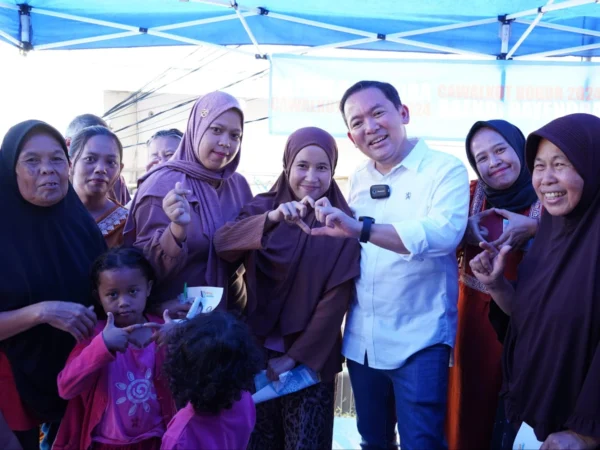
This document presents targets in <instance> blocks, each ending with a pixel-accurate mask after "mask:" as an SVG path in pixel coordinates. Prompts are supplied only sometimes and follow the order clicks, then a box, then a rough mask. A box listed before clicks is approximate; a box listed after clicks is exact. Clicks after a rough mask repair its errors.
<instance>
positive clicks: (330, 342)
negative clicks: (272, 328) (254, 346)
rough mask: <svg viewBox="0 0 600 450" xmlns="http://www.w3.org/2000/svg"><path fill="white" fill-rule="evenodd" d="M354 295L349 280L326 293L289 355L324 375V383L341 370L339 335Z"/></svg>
mask: <svg viewBox="0 0 600 450" xmlns="http://www.w3.org/2000/svg"><path fill="white" fill-rule="evenodd" d="M353 293H354V280H348V281H346V282H344V283H342V284H340V285H339V286H336V287H335V288H333V289H331V290H330V291H328V292H326V293H325V295H324V296H323V298H321V300H320V301H319V303H318V304H317V307H316V309H315V311H314V313H313V315H312V318H311V319H310V322H309V323H308V325H307V327H306V328H305V329H304V331H303V332H302V333H301V334H300V335H299V336H298V337H297V338H296V340H295V342H294V343H293V344H292V346H291V348H290V349H289V350H288V352H287V354H288V355H289V356H290V357H291V358H293V359H295V360H296V361H298V362H300V363H302V364H305V365H307V366H308V367H310V368H311V369H312V370H314V371H315V372H321V377H322V379H323V380H324V381H328V380H330V379H333V377H334V376H335V374H336V373H337V372H339V371H340V370H341V363H342V354H341V339H340V337H341V336H340V333H341V328H342V321H343V320H344V315H345V314H346V311H347V310H348V305H349V303H350V300H351V299H352V295H353Z"/></svg>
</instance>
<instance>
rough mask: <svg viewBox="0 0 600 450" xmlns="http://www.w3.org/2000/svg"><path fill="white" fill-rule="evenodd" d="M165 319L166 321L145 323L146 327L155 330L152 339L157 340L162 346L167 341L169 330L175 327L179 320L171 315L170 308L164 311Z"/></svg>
mask: <svg viewBox="0 0 600 450" xmlns="http://www.w3.org/2000/svg"><path fill="white" fill-rule="evenodd" d="M163 320H164V321H165V323H155V322H147V323H145V324H144V325H143V327H144V328H150V329H152V330H153V333H154V334H153V335H152V339H151V340H152V341H153V342H156V345H158V346H159V347H162V346H163V345H165V344H166V343H167V337H168V335H169V332H170V331H171V330H172V329H173V327H174V326H175V325H177V322H175V321H174V320H173V319H171V315H170V313H169V310H168V309H165V311H164V312H163Z"/></svg>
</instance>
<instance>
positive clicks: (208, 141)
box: [124, 92, 252, 316]
mask: <svg viewBox="0 0 600 450" xmlns="http://www.w3.org/2000/svg"><path fill="white" fill-rule="evenodd" d="M243 124H244V115H243V113H242V109H241V107H240V105H239V103H238V101H237V100H236V99H235V98H234V97H232V96H231V95H229V94H226V93H224V92H212V93H210V94H207V95H205V96H203V97H201V98H199V99H198V100H197V101H196V103H195V104H194V106H193V108H192V111H191V113H190V118H189V120H188V124H187V130H186V133H185V135H184V136H183V139H182V140H181V143H180V144H179V147H178V148H177V150H176V152H175V154H174V155H173V157H172V158H171V159H170V160H169V161H168V162H166V163H164V164H162V165H160V166H157V167H156V168H154V169H153V170H151V171H150V172H149V173H147V174H146V175H144V176H143V177H142V178H141V179H140V185H139V190H138V192H137V193H136V195H135V198H134V201H133V204H132V206H131V212H130V213H129V217H128V219H127V223H126V224H125V230H124V234H125V245H134V246H135V247H138V248H140V249H142V250H143V251H144V254H145V256H146V258H148V260H149V261H150V262H151V263H152V265H153V266H154V268H155V270H156V272H157V276H158V283H157V285H156V287H155V288H154V289H153V295H155V296H156V300H157V302H158V303H160V304H161V306H160V309H161V311H157V312H158V313H161V314H162V310H164V309H169V310H170V312H171V313H172V315H173V313H174V312H176V311H177V312H178V313H179V314H178V315H179V316H181V315H184V314H185V310H186V307H187V309H189V305H181V303H180V302H179V300H178V296H179V294H182V293H183V291H184V286H185V285H186V284H187V286H190V287H191V286H218V287H222V288H225V294H224V295H223V300H222V301H221V304H220V305H219V306H220V307H221V308H225V307H229V308H230V309H232V308H233V309H235V308H236V307H237V306H238V305H236V303H238V302H245V298H244V297H245V293H244V292H243V289H241V288H240V286H241V285H242V284H241V281H242V280H241V279H239V280H238V279H235V278H234V279H233V281H239V283H236V284H235V286H231V285H230V281H231V280H232V279H231V278H230V277H231V276H234V277H235V268H233V267H231V266H229V265H228V264H227V263H225V262H224V261H222V260H221V259H220V258H219V257H218V256H217V255H216V253H215V251H214V248H213V235H214V233H215V231H216V230H217V229H219V228H220V227H221V226H222V225H223V224H224V223H225V222H226V221H228V220H233V219H235V217H236V216H237V215H238V213H239V212H240V209H241V207H242V206H243V205H244V204H246V203H248V202H249V201H250V199H251V198H252V193H251V191H250V187H249V186H248V182H247V181H246V179H245V178H244V177H243V176H242V175H240V174H239V173H237V172H236V169H237V167H238V164H239V162H240V148H241V143H242V132H243V127H244V125H243ZM142 182H143V183H142ZM228 288H231V289H228ZM234 288H237V289H234ZM228 294H229V295H228Z"/></svg>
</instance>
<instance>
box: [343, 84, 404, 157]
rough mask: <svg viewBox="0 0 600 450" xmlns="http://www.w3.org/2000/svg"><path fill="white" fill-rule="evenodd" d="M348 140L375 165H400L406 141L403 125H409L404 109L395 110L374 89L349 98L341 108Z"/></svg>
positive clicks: (368, 89) (383, 96) (382, 94)
mask: <svg viewBox="0 0 600 450" xmlns="http://www.w3.org/2000/svg"><path fill="white" fill-rule="evenodd" d="M344 115H345V117H346V121H347V124H348V137H349V138H350V140H351V141H352V142H353V143H354V145H356V147H358V149H359V150H360V151H361V152H363V153H364V154H365V155H367V156H368V157H369V158H371V159H372V160H374V161H375V162H376V163H380V164H385V165H390V164H395V163H397V162H399V158H401V156H402V155H401V152H402V146H403V144H404V142H405V141H406V129H405V127H404V125H406V124H408V122H409V121H410V114H409V111H408V108H407V107H406V106H405V105H401V106H400V109H397V108H396V107H395V106H394V104H393V103H392V102H391V101H389V100H388V99H387V97H386V96H385V94H384V93H383V92H381V91H380V90H379V89H377V88H367V89H363V90H362V91H359V92H356V93H354V94H352V95H351V96H350V97H348V100H347V101H346V104H345V105H344Z"/></svg>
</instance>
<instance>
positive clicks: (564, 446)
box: [540, 430, 600, 450]
mask: <svg viewBox="0 0 600 450" xmlns="http://www.w3.org/2000/svg"><path fill="white" fill-rule="evenodd" d="M598 445H600V439H598V438H594V437H591V436H583V435H581V434H578V433H575V432H574V431H570V430H566V431H559V432H557V433H552V434H551V435H550V436H548V437H547V438H546V440H545V441H544V443H543V444H542V446H541V447H540V450H574V449H577V450H593V449H597V448H598Z"/></svg>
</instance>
